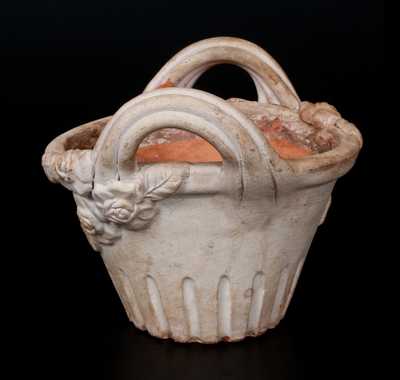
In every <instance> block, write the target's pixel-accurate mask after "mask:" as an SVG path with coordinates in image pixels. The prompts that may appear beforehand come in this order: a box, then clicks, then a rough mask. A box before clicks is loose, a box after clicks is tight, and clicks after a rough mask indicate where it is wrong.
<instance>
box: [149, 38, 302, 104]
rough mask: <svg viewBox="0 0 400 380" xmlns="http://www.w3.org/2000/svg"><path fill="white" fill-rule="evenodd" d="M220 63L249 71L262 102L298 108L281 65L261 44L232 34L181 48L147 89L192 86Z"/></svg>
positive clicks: (297, 99) (292, 89)
mask: <svg viewBox="0 0 400 380" xmlns="http://www.w3.org/2000/svg"><path fill="white" fill-rule="evenodd" d="M221 63H231V64H234V65H237V66H239V67H241V68H243V69H244V70H246V71H247V72H248V73H249V75H250V76H251V78H252V79H253V81H254V84H255V86H256V89H257V93H258V101H259V102H260V103H270V104H277V105H282V106H286V107H288V108H290V109H293V110H296V111H297V110H298V109H299V107H300V100H299V97H298V96H297V94H296V91H295V89H294V88H293V85H292V84H291V83H290V81H289V79H288V77H287V76H286V74H285V72H284V71H283V70H282V68H281V67H280V66H279V64H278V63H277V62H276V61H275V60H274V59H273V58H272V57H271V56H270V55H269V54H268V53H267V52H266V51H265V50H263V49H261V48H260V47H259V46H257V45H255V44H253V43H251V42H249V41H246V40H242V39H240V38H232V37H217V38H210V39H206V40H203V41H200V42H197V43H194V44H192V45H190V46H188V47H186V48H185V49H183V50H181V51H180V52H179V53H178V54H176V55H175V56H174V57H173V58H171V60H169V61H168V62H167V63H166V64H165V65H164V67H162V68H161V70H160V71H159V72H158V73H157V74H156V76H155V77H154V78H153V79H152V80H151V81H150V83H149V84H148V85H147V87H146V88H145V92H149V91H153V90H155V89H157V88H160V87H186V88H188V87H192V86H193V85H194V83H195V82H196V80H197V79H198V78H199V77H200V76H201V75H202V74H203V73H204V72H205V71H206V70H208V69H209V68H210V67H212V66H215V65H218V64H221Z"/></svg>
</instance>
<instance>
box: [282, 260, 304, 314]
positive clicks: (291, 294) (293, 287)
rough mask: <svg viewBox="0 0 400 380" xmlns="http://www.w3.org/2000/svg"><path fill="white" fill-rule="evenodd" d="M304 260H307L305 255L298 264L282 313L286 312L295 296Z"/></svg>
mask: <svg viewBox="0 0 400 380" xmlns="http://www.w3.org/2000/svg"><path fill="white" fill-rule="evenodd" d="M304 260H305V257H303V258H302V259H301V260H300V261H299V263H298V264H297V268H296V273H295V274H294V277H293V281H292V285H291V286H290V291H289V295H288V297H287V299H286V304H285V308H284V309H283V313H282V315H285V314H286V310H287V308H288V307H289V304H290V301H291V299H292V297H293V293H294V290H295V289H296V285H297V282H298V280H299V276H300V273H301V270H302V268H303V264H304Z"/></svg>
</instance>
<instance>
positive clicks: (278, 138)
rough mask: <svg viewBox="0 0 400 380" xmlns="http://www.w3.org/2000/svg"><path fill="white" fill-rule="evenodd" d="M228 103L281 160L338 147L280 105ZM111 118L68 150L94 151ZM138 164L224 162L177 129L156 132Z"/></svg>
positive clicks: (91, 127)
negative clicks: (249, 122)
mask: <svg viewBox="0 0 400 380" xmlns="http://www.w3.org/2000/svg"><path fill="white" fill-rule="evenodd" d="M228 102H229V103H230V104H231V105H233V106H234V107H235V108H237V109H239V110H240V111H241V112H242V113H244V114H245V115H246V116H247V117H248V118H249V119H250V120H252V121H253V123H254V124H255V125H256V126H257V127H258V128H259V129H260V131H261V132H262V133H263V134H264V136H265V138H266V139H267V141H268V143H269V144H270V146H271V147H272V148H273V149H274V150H275V151H276V153H277V154H278V155H279V156H280V157H281V158H282V159H291V160H293V159H300V158H305V157H307V156H310V155H314V154H318V153H323V152H326V151H328V150H331V149H333V148H335V147H336V146H337V141H336V139H335V137H334V136H333V135H332V134H331V133H329V131H328V130H326V129H321V128H316V127H315V126H312V125H310V124H307V123H305V122H303V121H302V120H300V118H299V117H298V115H297V114H296V113H295V112H292V111H289V110H288V109H285V110H284V112H279V110H280V109H282V108H281V107H279V106H272V111H271V106H268V107H267V106H264V105H262V104H259V103H257V102H250V101H246V100H242V99H229V100H228ZM109 120H110V118H105V119H101V120H98V121H94V122H92V123H89V124H88V125H87V126H88V127H87V128H82V129H80V131H79V132H77V133H75V134H74V135H72V136H70V137H69V138H68V139H67V140H66V144H65V149H92V148H93V147H94V146H95V144H96V141H97V139H98V137H99V136H100V134H101V131H102V130H103V128H104V127H105V125H106V124H107V122H108V121H109ZM136 159H137V160H138V162H139V163H154V162H172V161H175V162H176V161H184V162H191V163H204V162H219V161H222V158H221V156H220V154H219V153H218V152H217V150H216V149H215V148H214V147H213V146H212V145H211V144H209V143H208V142H207V141H205V140H204V139H202V138H201V137H199V136H197V135H195V134H193V133H190V132H186V131H183V130H180V129H175V128H164V129H161V130H159V131H156V132H153V133H152V134H150V135H149V136H147V137H146V138H145V139H144V140H143V141H142V143H141V145H140V147H139V149H138V151H137V152H136Z"/></svg>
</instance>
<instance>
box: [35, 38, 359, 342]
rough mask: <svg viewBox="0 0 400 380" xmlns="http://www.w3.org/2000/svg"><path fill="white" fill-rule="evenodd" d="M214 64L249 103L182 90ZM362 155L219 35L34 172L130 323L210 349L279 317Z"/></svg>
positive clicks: (269, 67) (252, 52) (330, 114)
mask: <svg viewBox="0 0 400 380" xmlns="http://www.w3.org/2000/svg"><path fill="white" fill-rule="evenodd" d="M220 63H231V64H235V65H238V66H239V67H241V68H243V69H244V70H246V71H247V72H248V73H249V75H250V77H251V78H252V79H253V81H254V84H255V86H256V89H257V93H258V100H257V101H247V100H243V99H229V100H224V99H221V98H219V97H217V96H214V95H212V94H209V93H207V92H203V91H199V90H195V89H192V88H191V87H192V86H193V85H194V83H195V82H196V80H197V79H198V78H199V77H200V76H201V75H202V74H203V73H204V72H205V71H206V70H207V69H209V68H210V67H212V66H214V65H217V64H220ZM166 128H167V129H166ZM361 145H362V139H361V135H360V133H359V132H358V130H357V129H356V128H355V126H354V125H353V124H351V123H349V122H348V121H346V120H345V119H343V118H342V117H341V115H340V114H339V112H338V111H337V110H336V109H335V108H334V107H332V106H330V105H328V104H327V103H316V104H313V103H309V102H301V101H300V100H299V97H298V95H297V94H296V91H295V90H294V88H293V86H292V84H291V83H290V81H289V79H288V78H287V76H286V75H285V73H284V72H283V70H282V69H281V67H280V66H279V65H278V64H277V63H276V62H275V61H274V59H273V58H272V57H271V56H270V55H269V54H268V53H267V52H265V51H264V50H262V49H261V48H260V47H258V46H256V45H254V44H252V43H250V42H248V41H244V40H241V39H237V38H226V37H224V38H212V39H207V40H204V41H200V42H198V43H195V44H193V45H191V46H189V47H187V48H185V49H183V50H182V51H181V52H179V53H178V54H176V55H175V56H174V57H173V58H172V59H171V60H170V61H169V62H167V63H166V65H165V66H164V67H163V68H162V69H161V70H160V71H159V73H158V74H157V75H156V76H155V77H154V78H153V79H152V80H151V81H150V83H149V84H148V86H147V87H146V89H145V91H144V93H143V94H141V95H139V96H137V97H135V98H134V99H132V100H130V101H129V102H127V103H126V104H124V105H123V106H122V107H121V108H120V109H119V110H118V111H117V112H116V113H115V114H114V115H113V116H112V117H107V118H104V119H100V120H96V121H93V122H90V123H87V124H84V125H81V126H79V127H77V128H74V129H72V130H70V131H68V132H66V133H64V134H62V135H61V136H59V137H57V138H55V139H54V140H53V141H52V142H51V143H50V144H49V146H48V147H47V149H46V152H45V154H44V156H43V167H44V169H45V172H46V174H47V176H48V178H49V179H50V181H52V182H57V183H61V184H62V185H64V186H65V187H66V188H67V189H69V190H71V191H72V192H73V196H74V198H75V201H76V204H77V214H78V217H79V220H80V223H81V226H82V229H83V231H84V233H85V234H86V236H87V239H88V241H89V243H90V244H91V246H92V247H93V249H94V250H96V251H98V252H100V254H101V256H102V258H103V260H104V262H105V265H106V267H107V270H108V271H109V274H110V276H111V278H112V280H113V283H114V285H115V287H116V289H117V291H118V294H119V296H120V298H121V300H122V303H123V305H124V307H125V310H126V312H127V314H128V316H129V319H130V320H131V321H132V322H133V323H134V324H135V326H136V327H138V328H139V329H142V330H147V331H148V332H149V333H150V334H152V335H154V336H157V337H160V338H172V339H174V340H176V341H179V342H200V343H216V342H219V341H237V340H241V339H243V338H245V337H247V336H256V335H260V334H262V333H264V332H265V331H266V330H267V329H270V328H273V327H275V326H276V325H277V324H278V323H279V321H280V320H281V319H282V318H283V316H284V315H285V313H286V310H287V308H288V305H289V303H290V300H291V298H292V296H293V292H294V289H295V287H296V283H297V280H298V278H299V275H300V272H301V270H302V267H303V264H304V260H305V258H306V255H307V251H308V249H309V246H310V244H311V241H312V239H313V236H314V234H315V232H316V230H317V227H318V226H319V225H320V224H321V223H322V222H323V220H324V218H325V215H326V213H327V210H328V208H329V205H330V202H331V192H332V189H333V187H334V185H335V183H336V180H337V179H338V178H339V177H341V176H342V175H344V174H345V173H346V172H347V171H348V170H349V169H350V168H351V167H352V165H353V164H354V162H355V159H356V157H357V154H358V152H359V150H360V148H361Z"/></svg>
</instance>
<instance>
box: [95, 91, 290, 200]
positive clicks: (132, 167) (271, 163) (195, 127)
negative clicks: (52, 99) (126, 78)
mask: <svg viewBox="0 0 400 380" xmlns="http://www.w3.org/2000/svg"><path fill="white" fill-rule="evenodd" d="M168 127H172V128H179V129H183V130H186V131H189V132H192V133H195V134H197V135H199V136H201V137H202V138H204V139H205V140H207V141H208V142H209V143H211V144H212V145H213V146H214V147H215V148H216V149H217V150H218V151H219V153H220V154H221V156H222V158H223V169H222V175H223V176H224V179H223V180H224V181H228V182H229V185H230V186H231V187H232V188H231V191H232V192H235V193H237V194H240V197H241V198H243V197H250V195H252V196H254V195H256V194H259V193H262V195H263V197H265V196H268V195H270V196H273V195H274V193H275V190H276V189H275V180H274V178H273V168H274V167H275V168H277V167H278V166H279V165H284V163H283V161H282V160H280V159H279V158H278V157H277V155H276V154H275V152H274V151H273V149H272V148H271V147H270V146H268V144H267V142H266V139H265V138H264V136H263V135H262V133H261V132H260V131H259V130H258V129H257V128H256V127H255V126H254V124H253V123H252V122H251V121H250V120H249V119H248V118H247V117H246V116H244V115H243V114H242V113H241V112H239V111H237V110H236V109H235V108H234V107H232V106H231V105H230V104H229V103H227V102H226V101H224V100H223V99H221V98H218V97H217V96H214V95H211V94H208V93H206V92H203V91H199V90H194V89H180V88H179V89H178V88H170V89H162V90H157V91H153V92H150V93H146V94H142V95H139V96H138V97H136V98H134V99H132V100H131V101H130V102H128V103H127V104H125V105H124V106H123V107H122V108H121V109H120V110H119V111H118V112H117V113H116V114H115V116H114V117H113V119H112V120H111V121H110V122H109V124H108V125H107V127H106V128H105V130H104V131H103V133H102V136H101V139H100V140H99V142H98V144H97V145H96V148H95V150H96V156H97V159H96V164H95V181H96V182H100V183H105V182H107V181H108V180H110V179H113V180H115V179H119V180H124V179H128V178H129V177H131V176H132V174H133V173H135V172H137V171H138V170H139V168H138V166H137V164H136V160H132V157H133V156H134V155H135V153H136V151H137V149H138V147H139V145H140V143H141V142H142V140H143V139H144V138H145V137H146V136H147V135H149V134H150V133H152V132H154V131H156V130H159V129H162V128H168Z"/></svg>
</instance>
